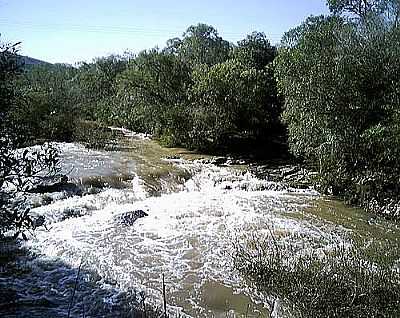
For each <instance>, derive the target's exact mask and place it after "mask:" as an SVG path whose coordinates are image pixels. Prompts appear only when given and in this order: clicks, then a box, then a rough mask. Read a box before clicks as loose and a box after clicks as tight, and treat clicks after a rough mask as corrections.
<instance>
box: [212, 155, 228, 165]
mask: <svg viewBox="0 0 400 318" xmlns="http://www.w3.org/2000/svg"><path fill="white" fill-rule="evenodd" d="M227 161H228V158H226V157H216V158H214V159H212V160H211V164H213V165H217V166H219V165H223V164H226V162H227Z"/></svg>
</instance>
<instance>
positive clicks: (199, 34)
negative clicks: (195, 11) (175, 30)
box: [167, 23, 230, 66]
mask: <svg viewBox="0 0 400 318" xmlns="http://www.w3.org/2000/svg"><path fill="white" fill-rule="evenodd" d="M168 43H169V44H168V47H167V50H173V51H175V52H177V54H178V55H179V56H180V58H181V59H182V60H183V61H184V62H186V63H188V64H189V65H191V66H195V65H199V64H206V65H209V66H211V65H214V64H217V63H222V62H224V61H226V60H227V59H228V57H229V50H230V44H229V42H228V41H225V40H224V39H222V37H220V36H219V35H218V31H217V30H216V29H215V28H214V27H212V26H211V25H207V24H203V23H199V24H197V25H192V26H190V27H189V28H188V29H187V30H186V32H185V33H184V34H183V38H182V40H179V39H172V40H170V41H169V42H168Z"/></svg>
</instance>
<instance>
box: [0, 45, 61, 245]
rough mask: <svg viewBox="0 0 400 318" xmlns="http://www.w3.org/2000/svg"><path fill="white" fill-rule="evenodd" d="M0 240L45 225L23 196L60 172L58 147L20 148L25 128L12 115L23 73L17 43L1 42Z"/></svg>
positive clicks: (17, 99) (20, 99)
mask: <svg viewBox="0 0 400 318" xmlns="http://www.w3.org/2000/svg"><path fill="white" fill-rule="evenodd" d="M0 47H1V50H0V79H1V82H0V101H1V107H2V108H1V111H0V116H1V121H0V136H1V137H0V240H2V239H5V238H6V237H7V236H10V235H11V236H13V237H15V238H16V237H18V235H20V234H21V235H22V236H23V237H24V238H26V236H25V234H24V231H25V230H30V229H34V228H36V227H38V226H40V225H43V223H44V220H43V219H42V218H38V219H33V218H31V216H30V214H29V206H28V205H27V204H26V202H25V200H24V196H23V195H22V196H21V195H17V194H21V193H22V194H23V192H24V191H25V190H27V189H28V188H30V187H34V186H35V184H37V182H39V181H40V180H41V179H42V178H45V177H50V176H52V175H54V173H56V172H57V169H58V157H57V151H56V149H54V147H52V146H50V145H45V146H39V147H37V148H36V149H30V150H29V149H18V147H19V146H20V145H21V141H25V138H24V137H25V136H24V135H25V134H26V133H27V132H26V131H24V130H22V129H21V127H19V125H18V123H16V122H15V121H14V120H13V116H10V113H12V112H13V111H14V109H15V107H18V105H19V104H20V103H21V102H22V99H23V98H22V96H21V95H20V92H19V91H18V90H17V89H16V85H15V81H16V80H17V79H18V77H20V76H21V74H22V69H21V66H22V65H21V63H19V60H18V55H17V52H18V44H15V45H9V44H0Z"/></svg>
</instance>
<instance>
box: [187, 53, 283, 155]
mask: <svg viewBox="0 0 400 318" xmlns="http://www.w3.org/2000/svg"><path fill="white" fill-rule="evenodd" d="M193 81H194V83H193V86H192V87H191V89H190V96H191V103H192V106H191V113H192V117H193V128H192V131H191V133H190V134H191V140H192V142H193V143H194V144H193V146H194V147H197V148H207V147H212V148H218V147H221V146H222V145H224V144H225V143H226V141H227V138H229V137H232V136H234V135H240V134H244V135H245V136H247V137H249V136H255V135H258V134H259V130H260V128H261V127H262V128H264V127H267V126H269V125H271V123H272V122H274V120H276V117H275V108H276V107H277V105H276V104H275V102H276V100H275V99H274V87H275V86H274V85H275V83H274V80H273V77H272V74H271V73H269V74H268V72H267V71H265V70H257V69H256V68H249V67H248V66H247V65H245V64H243V63H241V62H240V61H238V60H234V59H233V60H228V61H226V62H224V63H219V64H216V65H214V66H211V67H208V66H203V67H199V68H197V69H195V70H194V73H193ZM275 96H276V95H275ZM268 100H269V101H270V103H266V101H268Z"/></svg>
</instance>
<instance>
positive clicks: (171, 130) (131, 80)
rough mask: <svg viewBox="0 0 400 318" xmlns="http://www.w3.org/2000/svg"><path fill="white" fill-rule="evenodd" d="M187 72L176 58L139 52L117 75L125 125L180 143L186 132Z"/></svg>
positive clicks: (188, 81)
mask: <svg viewBox="0 0 400 318" xmlns="http://www.w3.org/2000/svg"><path fill="white" fill-rule="evenodd" d="M189 85H190V72H189V69H188V67H187V65H186V64H184V63H182V62H181V61H180V59H179V58H178V57H176V56H175V55H172V54H167V53H165V52H160V51H159V50H157V49H153V50H149V51H143V52H141V53H140V54H139V55H138V56H137V57H136V59H134V60H132V61H131V62H130V63H129V65H128V67H127V69H126V70H125V71H124V72H123V73H122V74H121V75H120V76H119V77H118V88H119V89H118V98H119V100H120V103H121V105H122V106H121V107H122V109H123V110H122V113H124V114H125V115H124V117H126V118H129V120H128V121H129V122H128V123H127V124H128V125H129V127H131V128H133V129H135V130H139V131H145V132H147V133H151V134H154V135H156V136H159V137H160V136H164V137H166V136H168V138H170V140H169V142H168V143H169V144H176V143H182V140H184V138H185V135H186V134H187V126H186V125H187V124H188V121H187V118H186V117H185V114H186V107H187V94H186V89H187V87H188V86H189Z"/></svg>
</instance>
